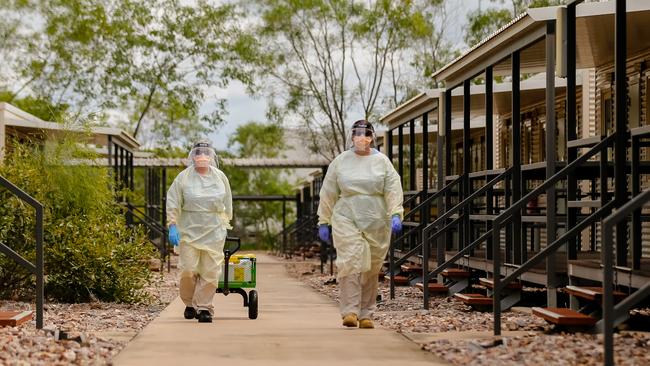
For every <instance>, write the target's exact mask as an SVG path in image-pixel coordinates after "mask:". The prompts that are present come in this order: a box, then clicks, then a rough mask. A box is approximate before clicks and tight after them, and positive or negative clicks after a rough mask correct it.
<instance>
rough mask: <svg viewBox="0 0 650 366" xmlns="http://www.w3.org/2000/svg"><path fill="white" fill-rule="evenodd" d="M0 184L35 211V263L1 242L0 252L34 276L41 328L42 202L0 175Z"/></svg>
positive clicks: (37, 311) (42, 282) (37, 312)
mask: <svg viewBox="0 0 650 366" xmlns="http://www.w3.org/2000/svg"><path fill="white" fill-rule="evenodd" d="M0 185H2V186H3V187H5V188H6V189H7V190H9V191H10V192H11V193H12V194H13V195H14V196H16V197H18V198H19V199H21V200H22V201H24V202H25V203H27V204H28V205H30V206H32V207H33V208H34V210H35V211H36V225H35V226H34V236H35V239H36V263H32V262H29V261H28V260H26V259H25V258H23V257H22V256H21V255H20V254H18V253H16V252H15V251H13V250H12V249H11V248H9V247H8V246H6V245H5V244H3V243H0V252H2V253H4V254H5V255H7V256H8V257H10V258H11V259H13V260H14V261H16V262H17V263H18V264H20V265H21V266H22V267H24V268H25V269H27V270H28V271H30V272H31V273H33V274H34V275H35V276H36V328H38V329H41V328H43V300H44V294H45V290H44V286H45V283H44V280H43V267H44V261H43V204H41V203H40V202H38V201H37V200H36V199H34V198H33V197H32V196H30V195H28V194H27V193H25V192H24V191H23V190H22V189H20V188H18V187H16V186H15V185H14V184H13V183H11V182H10V181H8V180H7V179H5V178H4V177H2V176H0Z"/></svg>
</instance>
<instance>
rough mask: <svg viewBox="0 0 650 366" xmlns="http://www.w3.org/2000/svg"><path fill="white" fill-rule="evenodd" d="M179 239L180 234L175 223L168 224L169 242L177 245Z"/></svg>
mask: <svg viewBox="0 0 650 366" xmlns="http://www.w3.org/2000/svg"><path fill="white" fill-rule="evenodd" d="M180 241H181V234H180V233H179V232H178V229H177V228H176V224H171V225H169V242H170V243H172V245H173V246H177V245H178V243H179V242H180Z"/></svg>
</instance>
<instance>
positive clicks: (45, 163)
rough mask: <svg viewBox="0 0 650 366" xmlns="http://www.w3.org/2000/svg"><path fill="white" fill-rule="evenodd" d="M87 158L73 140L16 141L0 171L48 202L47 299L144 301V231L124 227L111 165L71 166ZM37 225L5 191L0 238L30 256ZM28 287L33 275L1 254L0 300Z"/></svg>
mask: <svg viewBox="0 0 650 366" xmlns="http://www.w3.org/2000/svg"><path fill="white" fill-rule="evenodd" d="M92 158H94V155H93V154H91V153H89V152H87V151H85V150H83V149H81V148H79V147H78V146H77V145H76V144H74V143H73V142H70V141H62V142H58V143H50V144H48V145H46V146H45V147H44V148H43V147H37V146H30V145H26V144H14V146H13V150H12V151H11V152H10V153H9V154H8V155H7V156H6V157H5V160H4V163H3V165H2V166H0V175H2V176H4V177H5V178H6V179H8V180H9V181H11V182H13V183H14V184H15V185H17V186H18V187H20V188H21V189H22V190H24V191H25V192H27V193H28V194H30V195H31V196H32V197H34V198H36V199H37V200H39V201H40V202H41V203H43V205H44V206H45V210H44V214H45V220H44V248H45V272H46V286H45V294H46V297H48V298H49V299H53V300H57V301H64V302H86V301H89V300H94V299H96V300H101V301H117V302H128V303H132V302H138V301H143V300H145V299H146V295H145V292H144V290H143V289H144V286H146V285H147V284H148V282H149V280H150V272H149V270H148V266H147V260H148V259H149V258H151V256H152V255H153V247H152V246H151V245H150V244H149V243H148V242H147V240H146V236H145V233H144V232H142V231H141V230H138V229H130V228H128V227H127V226H126V221H125V219H124V214H123V213H122V212H121V210H120V208H119V207H118V206H117V205H116V204H115V200H114V197H115V193H114V191H113V189H112V184H111V183H112V179H111V177H110V176H109V175H108V170H107V169H106V168H102V167H96V166H91V165H71V164H70V162H73V161H79V159H92ZM34 224H35V215H34V210H33V209H32V208H31V206H29V205H27V204H25V203H24V202H22V201H20V200H18V199H17V198H16V197H14V196H13V195H11V194H10V193H9V192H7V191H6V190H4V189H2V190H1V193H0V242H2V243H5V244H7V245H8V246H9V247H11V248H12V249H13V250H14V251H16V252H18V253H19V254H21V255H22V256H23V257H25V258H26V259H27V260H30V261H33V260H34V258H35V238H34V234H33V232H34ZM33 291H34V279H33V276H31V275H30V274H29V273H28V272H27V271H25V270H24V269H22V267H19V266H18V265H17V264H16V263H15V262H14V261H13V260H12V259H10V258H8V257H6V256H4V255H2V254H0V297H2V298H25V297H31V296H32V295H33Z"/></svg>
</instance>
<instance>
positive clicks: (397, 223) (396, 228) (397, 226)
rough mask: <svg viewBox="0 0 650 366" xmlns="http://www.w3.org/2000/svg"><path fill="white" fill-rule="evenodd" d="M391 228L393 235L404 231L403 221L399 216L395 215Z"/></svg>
mask: <svg viewBox="0 0 650 366" xmlns="http://www.w3.org/2000/svg"><path fill="white" fill-rule="evenodd" d="M390 227H391V229H392V230H393V233H399V232H400V231H402V220H401V219H400V218H399V215H394V216H393V217H392V219H391V222H390Z"/></svg>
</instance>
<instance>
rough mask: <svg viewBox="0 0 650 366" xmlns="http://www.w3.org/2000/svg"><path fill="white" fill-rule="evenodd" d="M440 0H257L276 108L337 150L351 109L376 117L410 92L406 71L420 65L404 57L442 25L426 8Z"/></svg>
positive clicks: (315, 146) (330, 152)
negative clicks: (367, 0) (424, 10)
mask: <svg viewBox="0 0 650 366" xmlns="http://www.w3.org/2000/svg"><path fill="white" fill-rule="evenodd" d="M439 3H440V1H425V2H416V1H410V0H409V1H389V0H379V1H374V2H361V1H354V0H312V1H290V0H258V1H256V2H255V4H256V9H258V10H259V11H260V13H261V19H262V21H261V24H260V29H259V31H258V32H257V33H258V34H259V35H260V37H261V41H260V44H261V47H262V52H263V53H264V55H265V57H264V58H262V59H260V60H264V61H266V62H265V63H263V64H261V65H259V66H261V68H262V73H263V74H264V75H267V76H269V79H268V83H269V84H268V85H267V86H268V89H267V96H268V97H269V98H270V100H271V110H272V111H274V113H272V114H273V115H280V116H282V118H283V119H284V120H285V121H286V120H289V122H294V123H295V122H298V123H299V125H300V126H302V127H304V129H305V130H306V131H305V135H308V136H312V138H311V141H310V145H311V146H310V147H311V148H312V150H313V151H314V152H316V153H319V154H321V155H323V156H325V157H328V158H332V157H333V156H335V155H337V154H338V153H340V152H341V151H342V150H343V149H344V147H345V140H346V132H347V130H348V128H349V125H350V122H351V120H350V119H349V116H350V115H355V116H358V118H353V119H360V118H365V119H370V120H376V119H377V118H378V117H379V116H380V115H381V114H382V113H384V112H387V111H388V110H391V109H393V108H394V107H396V106H397V105H398V104H399V103H400V102H401V101H403V100H404V98H405V97H406V96H407V94H408V86H409V85H410V84H411V83H409V82H407V81H406V80H403V79H402V77H405V78H406V79H409V80H412V79H413V78H415V77H416V75H415V74H416V73H417V71H416V70H415V69H413V66H414V65H415V63H413V62H403V61H404V60H405V59H406V58H407V57H413V55H414V54H415V52H413V49H414V48H415V45H416V44H417V45H419V43H418V42H419V41H420V40H423V39H426V38H427V37H430V36H431V34H432V32H433V31H434V27H433V26H432V24H431V23H430V20H429V19H428V18H427V17H426V16H425V13H424V12H423V11H422V9H423V7H426V6H428V7H431V6H434V5H435V4H439ZM432 4H433V5H432ZM418 65H421V63H420V64H418ZM409 73H410V75H409ZM278 110H279V111H282V112H280V113H277V111H278Z"/></svg>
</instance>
